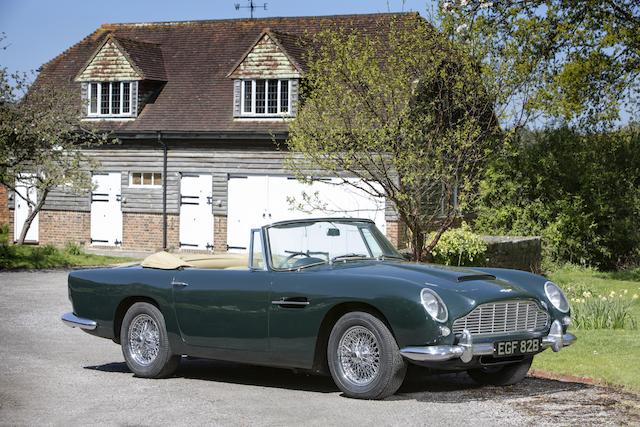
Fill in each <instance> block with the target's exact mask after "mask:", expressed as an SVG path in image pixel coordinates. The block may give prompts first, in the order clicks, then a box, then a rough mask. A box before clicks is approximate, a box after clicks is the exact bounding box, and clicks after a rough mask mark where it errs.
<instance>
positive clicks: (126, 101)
mask: <svg viewBox="0 0 640 427" xmlns="http://www.w3.org/2000/svg"><path fill="white" fill-rule="evenodd" d="M122 112H123V113H130V112H131V88H130V87H129V82H124V83H122Z"/></svg>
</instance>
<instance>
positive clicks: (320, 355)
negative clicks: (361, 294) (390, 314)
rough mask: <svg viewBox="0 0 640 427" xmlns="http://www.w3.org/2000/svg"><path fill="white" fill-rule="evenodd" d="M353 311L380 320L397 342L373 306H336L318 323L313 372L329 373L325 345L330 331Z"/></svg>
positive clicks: (357, 302)
mask: <svg viewBox="0 0 640 427" xmlns="http://www.w3.org/2000/svg"><path fill="white" fill-rule="evenodd" d="M354 311H362V312H365V313H369V314H371V315H372V316H375V317H377V318H378V319H380V320H381V321H382V322H383V323H384V324H385V325H386V327H387V328H389V331H391V334H392V335H393V337H394V339H396V341H397V338H396V336H395V334H394V332H393V328H392V327H391V324H390V323H389V321H388V320H387V318H386V316H385V315H384V314H383V313H382V311H380V310H379V309H378V308H376V307H375V306H374V305H372V304H369V303H366V302H362V301H349V302H342V303H339V304H336V305H335V306H333V307H331V309H330V310H329V311H328V312H327V313H326V314H325V316H324V318H323V319H322V322H321V323H320V329H319V331H318V335H317V338H316V345H315V350H314V357H313V367H312V371H313V372H317V373H322V374H328V373H329V367H328V361H327V345H328V343H329V335H331V330H332V329H333V326H334V325H335V324H336V322H337V321H338V320H339V319H340V318H341V317H342V316H344V315H345V314H347V313H351V312H354Z"/></svg>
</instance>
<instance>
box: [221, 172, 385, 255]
mask: <svg viewBox="0 0 640 427" xmlns="http://www.w3.org/2000/svg"><path fill="white" fill-rule="evenodd" d="M338 182H339V180H337V179H327V180H323V181H317V182H314V183H313V184H311V185H307V184H304V183H301V182H299V181H297V180H295V179H293V178H288V177H283V176H266V175H260V176H243V177H240V176H238V177H230V178H229V187H228V197H229V200H228V219H227V244H228V245H229V250H231V251H245V250H246V249H247V248H248V242H249V231H250V230H251V228H255V227H259V226H262V225H265V224H270V223H272V222H277V221H284V220H288V219H301V218H312V217H327V216H332V217H353V218H368V219H371V220H373V221H375V222H376V225H377V226H378V228H380V230H381V231H382V232H383V233H384V232H385V230H386V224H385V216H384V208H385V200H384V198H373V197H371V196H370V195H368V194H366V193H365V192H364V191H362V190H358V189H356V188H354V187H351V186H348V185H340V186H337V185H335V184H336V183H338Z"/></svg>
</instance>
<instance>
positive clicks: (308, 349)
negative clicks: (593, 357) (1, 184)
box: [62, 218, 576, 399]
mask: <svg viewBox="0 0 640 427" xmlns="http://www.w3.org/2000/svg"><path fill="white" fill-rule="evenodd" d="M69 298H70V300H71V303H72V305H73V312H72V313H67V314H65V315H63V316H62V321H63V322H64V323H66V324H67V325H69V326H72V327H78V328H81V329H83V330H85V331H86V332H88V333H90V334H93V335H96V336H99V337H104V338H109V339H112V340H113V341H115V342H116V343H119V344H120V345H121V346H122V352H123V354H124V358H125V360H126V363H127V365H128V366H129V368H130V369H131V371H133V372H134V373H135V374H136V375H137V376H140V377H151V378H160V377H166V376H169V375H171V374H173V372H174V371H175V370H176V368H177V367H178V364H179V362H180V359H181V357H182V356H183V355H189V356H193V357H201V358H210V359H218V360H228V361H236V362H243V363H250V364H259V365H269V366H278V367H287V368H296V369H303V370H308V371H311V372H317V373H327V372H328V373H330V374H331V376H332V377H333V380H334V381H335V383H336V384H337V386H338V387H339V388H340V389H341V390H342V391H343V392H344V394H345V395H347V396H350V397H356V398H364V399H381V398H384V397H387V396H389V395H391V394H393V393H395V392H396V390H397V389H398V387H400V385H401V383H402V381H403V379H404V377H405V373H406V370H407V365H408V364H415V365H419V366H424V367H427V368H430V369H432V370H436V371H467V372H468V373H469V375H470V376H471V378H473V379H474V380H476V381H478V382H480V383H483V384H494V385H508V384H513V383H516V382H518V381H520V380H521V379H522V378H524V376H525V375H526V373H527V371H528V370H529V367H530V366H531V361H532V359H533V356H534V355H535V354H537V353H540V352H541V351H543V350H545V349H546V348H548V347H551V348H552V349H553V351H559V350H560V349H561V348H562V347H564V346H568V345H570V344H572V343H573V342H574V341H575V339H576V338H575V336H574V335H572V334H570V333H567V331H566V329H567V326H568V325H569V324H570V323H571V319H570V317H569V304H568V302H567V299H566V298H565V296H564V294H563V293H562V291H561V290H560V288H558V286H556V285H555V284H553V283H551V282H549V281H547V280H546V279H545V278H544V277H541V276H536V275H534V274H530V273H526V272H523V271H516V270H506V269H491V268H475V269H467V268H451V267H444V266H438V265H425V264H417V263H413V262H408V261H406V260H404V259H403V257H402V256H401V255H400V254H399V253H398V252H397V251H396V249H394V248H393V246H392V245H391V244H390V243H389V241H388V240H387V239H386V238H385V237H384V235H383V234H382V233H381V232H380V231H379V230H378V229H377V228H376V226H375V225H374V223H373V222H371V221H369V220H361V219H347V218H325V219H305V220H295V221H285V222H278V223H275V224H271V225H268V226H264V227H262V228H259V229H254V230H251V239H250V248H249V253H248V259H247V256H246V255H238V254H225V255H209V256H207V255H193V254H192V255H182V256H180V257H179V256H176V255H172V254H169V253H166V252H161V253H158V254H155V255H151V256H150V257H148V258H147V259H145V260H144V261H143V262H142V263H141V264H140V265H136V266H130V267H120V268H101V269H91V270H81V271H74V272H72V273H71V274H69Z"/></svg>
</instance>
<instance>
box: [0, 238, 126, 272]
mask: <svg viewBox="0 0 640 427" xmlns="http://www.w3.org/2000/svg"><path fill="white" fill-rule="evenodd" d="M130 261H135V260H134V259H131V258H121V257H109V256H100V255H92V254H86V253H84V252H82V250H80V249H79V248H78V247H72V248H66V249H58V248H55V247H53V246H14V245H11V246H4V245H1V244H0V270H9V269H41V268H60V267H81V266H100V265H112V264H120V263H125V262H130Z"/></svg>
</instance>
